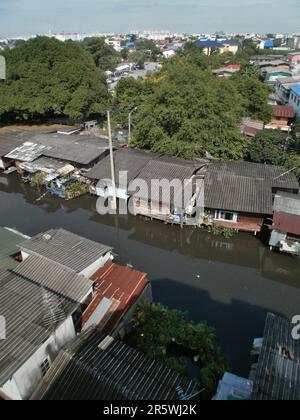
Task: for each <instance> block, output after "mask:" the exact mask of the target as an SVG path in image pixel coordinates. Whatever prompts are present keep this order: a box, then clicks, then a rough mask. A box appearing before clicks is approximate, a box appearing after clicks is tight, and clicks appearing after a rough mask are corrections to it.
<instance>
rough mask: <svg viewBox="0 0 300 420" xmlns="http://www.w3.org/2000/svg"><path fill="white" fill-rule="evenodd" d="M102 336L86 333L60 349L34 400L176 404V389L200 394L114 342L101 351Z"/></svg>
mask: <svg viewBox="0 0 300 420" xmlns="http://www.w3.org/2000/svg"><path fill="white" fill-rule="evenodd" d="M105 338H106V337H105V336H104V335H101V334H99V332H97V331H96V330H93V331H92V332H90V331H89V332H87V333H86V334H85V335H83V336H82V337H79V338H78V340H77V341H76V342H75V343H74V344H73V346H69V348H66V349H65V350H64V351H62V352H61V353H60V355H59V357H58V358H57V359H56V361H55V362H54V364H53V365H52V367H51V369H50V371H49V372H48V374H47V375H46V377H45V378H44V381H43V383H42V384H41V386H40V388H39V389H38V391H37V392H36V393H35V395H34V399H36V400H40V399H43V400H103V401H114V400H129V401H131V400H148V401H150V400H180V395H179V390H182V392H183V393H184V394H186V395H189V396H192V395H194V394H195V393H197V392H199V391H200V388H201V387H200V384H199V383H198V382H197V381H196V380H190V379H187V378H185V377H183V376H181V375H179V374H178V373H176V372H175V371H173V370H171V369H169V368H168V367H166V366H165V365H163V364H161V363H160V362H157V361H155V360H152V359H148V358H147V357H146V356H144V355H143V354H142V353H140V352H139V351H137V350H135V349H133V348H131V347H129V346H127V345H126V344H124V343H121V342H119V341H114V340H113V341H111V343H110V344H109V345H107V346H106V348H105V349H104V350H103V349H101V348H100V347H99V345H100V344H101V343H102V342H103V341H104V340H105Z"/></svg>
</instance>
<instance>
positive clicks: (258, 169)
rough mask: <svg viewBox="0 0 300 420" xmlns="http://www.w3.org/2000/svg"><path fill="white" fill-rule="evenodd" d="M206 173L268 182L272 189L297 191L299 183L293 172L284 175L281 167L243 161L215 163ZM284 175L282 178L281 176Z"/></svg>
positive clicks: (284, 170) (283, 169)
mask: <svg viewBox="0 0 300 420" xmlns="http://www.w3.org/2000/svg"><path fill="white" fill-rule="evenodd" d="M208 171H209V172H210V173H212V172H217V173H218V174H220V175H222V174H225V173H226V174H232V175H236V176H245V177H248V178H255V179H265V180H269V181H270V182H271V184H272V187H273V188H285V189H296V190H298V189H299V182H298V180H297V178H296V176H295V174H294V173H293V172H289V173H286V172H287V170H286V169H285V168H283V167H282V166H273V165H263V164H260V163H252V162H245V161H217V162H214V163H212V164H211V165H210V166H209V168H208ZM283 174H285V175H284V176H282V175H283Z"/></svg>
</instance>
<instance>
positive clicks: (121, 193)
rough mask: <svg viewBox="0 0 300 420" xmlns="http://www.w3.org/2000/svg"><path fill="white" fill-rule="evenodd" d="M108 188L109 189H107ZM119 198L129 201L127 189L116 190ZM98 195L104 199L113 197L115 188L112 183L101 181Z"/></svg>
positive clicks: (98, 185)
mask: <svg viewBox="0 0 300 420" xmlns="http://www.w3.org/2000/svg"><path fill="white" fill-rule="evenodd" d="M105 187H107V188H105ZM116 194H117V198H120V199H122V200H128V198H129V195H128V194H127V188H116ZM96 195H97V196H98V197H102V198H108V197H113V187H112V184H111V182H108V181H107V182H105V183H104V181H99V182H98V184H97V185H96Z"/></svg>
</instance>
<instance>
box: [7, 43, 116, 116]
mask: <svg viewBox="0 0 300 420" xmlns="http://www.w3.org/2000/svg"><path fill="white" fill-rule="evenodd" d="M5 57H6V60H7V79H6V81H4V82H2V83H0V118H1V120H2V121H6V120H29V119H37V118H40V119H44V118H49V117H54V116H67V117H69V118H70V119H72V120H81V119H83V118H88V117H91V116H93V115H99V113H101V112H103V111H104V110H105V109H106V103H107V100H108V91H107V87H106V83H105V74H104V73H103V72H102V71H101V70H99V69H97V68H96V66H95V64H94V62H93V59H92V57H91V56H90V54H89V53H88V52H86V51H85V50H84V49H83V48H82V47H81V46H80V45H78V44H76V43H74V42H72V41H68V42H60V41H58V40H55V39H52V38H47V37H37V38H35V39H32V40H30V41H27V42H25V43H23V44H21V45H20V46H19V47H17V48H15V49H13V50H9V51H6V52H5Z"/></svg>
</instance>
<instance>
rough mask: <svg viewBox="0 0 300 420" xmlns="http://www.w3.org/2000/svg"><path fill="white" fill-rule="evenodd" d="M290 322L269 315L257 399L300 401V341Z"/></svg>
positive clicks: (257, 372)
mask: <svg viewBox="0 0 300 420" xmlns="http://www.w3.org/2000/svg"><path fill="white" fill-rule="evenodd" d="M293 327H294V325H293V324H292V323H291V321H290V320H287V319H284V318H281V317H278V316H276V315H273V314H268V316H267V320H266V325H265V332H264V340H263V347H262V350H261V354H260V356H259V360H258V365H257V369H256V377H255V380H254V387H253V395H252V399H253V400H266V401H270V400H274V401H278V400H279V401H281V400H300V340H295V339H293V337H292V328H293Z"/></svg>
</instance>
